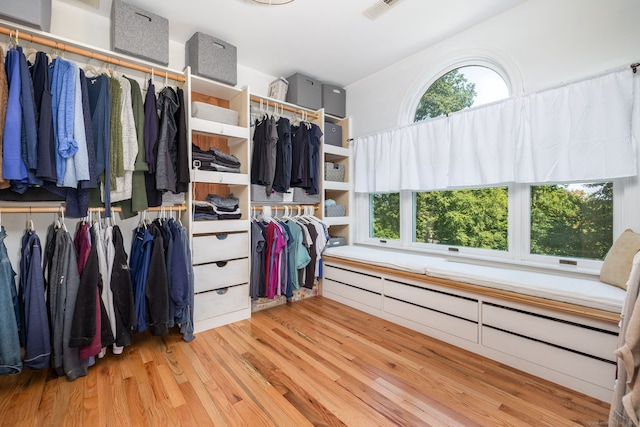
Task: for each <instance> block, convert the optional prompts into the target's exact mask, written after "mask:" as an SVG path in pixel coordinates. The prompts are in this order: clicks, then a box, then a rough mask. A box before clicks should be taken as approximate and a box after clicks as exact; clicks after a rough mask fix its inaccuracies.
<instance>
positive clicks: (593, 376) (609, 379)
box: [482, 326, 616, 390]
mask: <svg viewBox="0 0 640 427" xmlns="http://www.w3.org/2000/svg"><path fill="white" fill-rule="evenodd" d="M482 344H483V345H484V346H486V347H489V348H492V349H494V350H498V351H500V352H503V353H506V354H509V355H511V356H514V357H517V358H519V359H523V360H526V361H528V362H531V363H535V364H537V365H540V366H543V367H545V368H547V369H552V370H554V371H556V372H560V373H562V374H565V375H569V376H571V377H574V378H578V379H580V380H582V381H586V382H588V383H591V384H595V385H597V386H599V387H603V388H605V389H609V390H612V389H613V384H614V381H615V378H616V365H615V364H614V363H612V362H608V361H604V360H601V359H595V358H593V357H590V356H586V355H584V354H579V353H576V352H573V351H569V350H565V349H562V348H559V347H556V346H554V345H550V344H547V343H544V342H541V341H535V340H532V339H530V338H526V337H523V336H518V335H514V334H512V333H509V332H504V331H501V330H498V329H494V328H492V327H490V326H483V327H482Z"/></svg>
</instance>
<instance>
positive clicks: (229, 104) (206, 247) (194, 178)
mask: <svg viewBox="0 0 640 427" xmlns="http://www.w3.org/2000/svg"><path fill="white" fill-rule="evenodd" d="M185 80H186V83H185V85H186V89H185V93H186V94H187V104H188V108H187V110H188V117H189V129H190V133H189V142H190V143H193V144H195V145H197V146H199V147H200V148H201V149H203V150H207V149H209V148H211V147H216V148H218V149H220V150H222V151H224V152H225V153H228V154H232V155H234V156H236V157H237V158H238V160H239V161H240V163H241V167H240V173H228V172H211V171H203V170H198V169H193V168H192V170H191V188H190V192H189V197H188V198H187V200H188V202H187V204H188V209H189V212H190V214H189V219H188V222H189V224H188V228H189V230H190V232H191V247H192V261H193V266H194V267H193V268H194V279H195V285H194V288H195V303H194V323H195V325H194V328H195V332H200V331H203V330H206V329H211V328H215V327H218V326H222V325H225V324H228V323H231V322H235V321H238V320H242V319H246V318H249V317H250V316H251V302H250V298H249V265H250V256H251V255H250V254H251V252H250V240H251V238H250V227H251V224H250V221H249V217H250V210H251V209H250V206H251V203H250V182H249V181H250V180H249V171H250V167H249V162H250V141H249V138H250V128H249V122H250V120H249V89H248V88H247V87H245V88H242V89H238V88H235V87H231V86H227V85H225V84H221V83H217V82H214V81H211V80H208V79H205V78H202V77H198V76H194V75H192V74H191V70H190V68H187V69H186V71H185ZM193 101H199V102H205V103H208V104H212V105H216V106H219V107H224V108H229V109H232V110H234V111H236V112H237V113H238V119H239V121H238V125H237V126H236V125H231V124H227V123H219V122H215V121H209V120H203V119H201V118H195V117H192V115H191V103H192V102H193ZM189 160H190V162H189V163H190V164H191V165H192V164H193V163H192V162H191V159H189ZM208 194H216V195H219V196H221V197H227V196H229V195H230V194H233V195H234V196H235V197H237V198H238V199H239V207H240V210H241V212H242V217H241V218H240V219H237V220H208V221H194V220H193V214H192V212H193V201H194V200H205V199H206V196H207V195H208Z"/></svg>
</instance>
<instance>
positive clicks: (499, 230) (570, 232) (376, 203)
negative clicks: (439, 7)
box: [368, 59, 623, 268]
mask: <svg viewBox="0 0 640 427" xmlns="http://www.w3.org/2000/svg"><path fill="white" fill-rule="evenodd" d="M514 70H515V69H512V72H511V73H506V72H503V71H504V70H503V69H502V68H501V67H500V66H499V65H497V64H496V63H494V62H493V61H491V60H482V59H481V60H479V61H466V60H465V61H457V62H455V63H454V62H452V63H449V66H445V67H443V71H442V73H440V74H438V75H436V76H433V78H432V79H431V80H429V81H426V82H425V83H426V84H424V85H423V86H421V87H419V88H416V90H415V92H414V93H413V95H411V94H410V95H409V98H408V102H407V103H406V104H405V109H404V110H403V111H401V116H400V121H401V122H405V123H408V122H417V121H422V120H429V119H435V118H437V117H439V116H442V115H448V114H450V113H454V112H456V111H461V110H464V109H466V108H474V107H478V106H480V105H482V104H488V103H492V102H498V101H500V100H502V99H505V98H507V97H509V96H510V95H511V93H512V92H520V91H521V90H522V88H521V84H518V81H519V80H518V74H517V72H515V73H514V72H513V71H514ZM510 79H515V83H514V82H513V80H510ZM453 154H455V153H453ZM452 159H453V160H455V155H454V156H452ZM425 164H428V162H427V161H425ZM622 184H623V183H621V182H618V183H617V184H615V185H618V186H620V185H622ZM616 191H618V193H616ZM616 191H614V182H583V183H575V182H572V183H564V182H559V183H552V184H545V185H529V184H519V183H510V184H508V185H504V186H496V187H483V186H480V185H478V186H471V187H469V188H453V189H447V190H438V191H435V190H434V191H423V192H411V191H403V192H401V193H390V194H369V209H368V213H369V218H368V220H369V235H368V238H369V240H368V242H373V243H376V242H377V243H379V244H383V245H385V246H387V245H395V246H402V247H405V248H417V249H420V250H428V251H436V252H443V253H447V254H450V253H452V251H453V252H455V253H456V254H458V255H465V256H466V255H469V256H476V255H479V256H482V257H485V256H488V257H490V258H494V257H495V258H498V259H508V258H512V259H515V260H520V261H527V262H529V261H533V262H535V263H542V264H551V265H558V264H562V265H565V264H566V265H573V266H578V267H586V268H597V267H598V266H599V264H598V263H601V260H602V259H603V258H604V256H605V255H606V252H607V249H608V248H609V247H610V246H611V243H612V238H613V222H614V221H613V220H614V215H613V199H614V194H620V191H621V190H616ZM405 225H406V226H405ZM516 227H517V229H516Z"/></svg>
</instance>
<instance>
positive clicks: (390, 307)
mask: <svg viewBox="0 0 640 427" xmlns="http://www.w3.org/2000/svg"><path fill="white" fill-rule="evenodd" d="M384 311H386V312H387V313H391V314H394V315H396V316H399V317H402V318H404V319H407V320H411V321H412V322H416V323H419V324H421V325H424V326H428V327H430V328H433V329H437V330H439V331H442V332H446V333H448V334H451V335H455V336H457V337H460V338H463V339H466V340H468V341H471V342H478V324H477V323H475V322H470V321H468V320H464V319H459V318H457V317H453V316H449V315H446V314H444V313H438V312H437V311H433V310H429V309H428V308H423V307H418V306H416V305H413V304H408V303H406V302H402V301H397V300H395V299H392V298H385V299H384Z"/></svg>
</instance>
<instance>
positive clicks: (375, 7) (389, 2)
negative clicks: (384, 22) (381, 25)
mask: <svg viewBox="0 0 640 427" xmlns="http://www.w3.org/2000/svg"><path fill="white" fill-rule="evenodd" d="M401 1H402V0H376V2H375V3H374V4H372V5H371V6H369V7H368V8H366V9H365V11H364V12H362V14H363V15H364V16H366V17H367V18H369V19H371V20H372V21H375V20H376V19H378V18H380V17H381V16H382V15H383V14H385V13H387V12H388V11H389V10H390V9H391V8H392V7H393V6H395V5H397V4H398V3H400V2H401Z"/></svg>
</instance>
